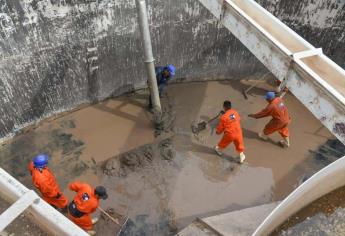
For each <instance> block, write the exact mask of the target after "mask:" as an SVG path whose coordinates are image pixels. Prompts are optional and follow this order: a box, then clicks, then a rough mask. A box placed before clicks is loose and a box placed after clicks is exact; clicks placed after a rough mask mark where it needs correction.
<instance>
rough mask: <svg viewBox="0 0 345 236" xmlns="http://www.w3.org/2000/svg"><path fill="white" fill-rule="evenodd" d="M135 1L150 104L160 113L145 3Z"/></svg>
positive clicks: (143, 1) (139, 0)
mask: <svg viewBox="0 0 345 236" xmlns="http://www.w3.org/2000/svg"><path fill="white" fill-rule="evenodd" d="M135 3H136V6H137V11H138V21H139V27H140V32H141V37H142V40H143V46H144V62H145V65H146V70H147V76H148V82H149V88H150V96H151V100H152V105H153V109H154V113H155V114H161V113H162V107H161V102H160V99H159V92H158V85H157V80H156V72H155V64H154V61H155V59H154V58H153V53H152V45H151V37H150V29H149V22H148V17H147V10H146V3H145V0H136V1H135Z"/></svg>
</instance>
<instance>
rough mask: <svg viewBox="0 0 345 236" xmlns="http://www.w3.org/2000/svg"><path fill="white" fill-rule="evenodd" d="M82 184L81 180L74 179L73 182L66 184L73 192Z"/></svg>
mask: <svg viewBox="0 0 345 236" xmlns="http://www.w3.org/2000/svg"><path fill="white" fill-rule="evenodd" d="M82 186H83V184H82V183H81V182H79V181H75V182H73V183H70V184H69V185H68V188H69V189H70V190H72V191H74V192H78V191H79V189H81V188H82Z"/></svg>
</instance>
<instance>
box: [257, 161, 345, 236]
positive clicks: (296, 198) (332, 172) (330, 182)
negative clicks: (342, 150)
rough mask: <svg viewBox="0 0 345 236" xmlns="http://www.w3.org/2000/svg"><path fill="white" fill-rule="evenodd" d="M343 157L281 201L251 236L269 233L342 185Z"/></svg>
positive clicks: (344, 172) (343, 178)
mask: <svg viewBox="0 0 345 236" xmlns="http://www.w3.org/2000/svg"><path fill="white" fill-rule="evenodd" d="M344 183H345V157H342V158H340V159H339V160H337V161H335V162H333V163H332V164H330V165H328V166H327V167H325V168H323V169H322V170H320V171H319V172H317V173H316V174H314V175H313V176H312V177H311V178H309V179H308V180H307V181H305V182H304V183H303V184H302V185H301V186H299V187H298V188H297V189H295V190H294V191H293V192H292V193H291V194H290V195H289V196H287V197H286V198H285V199H284V201H282V202H281V203H280V204H279V205H278V206H277V207H276V208H275V209H274V210H273V211H272V212H271V214H270V215H269V216H268V217H267V218H266V219H265V220H264V222H263V223H262V224H261V225H260V226H259V227H258V228H257V229H256V231H255V232H254V233H253V236H266V235H269V234H270V233H271V232H272V231H273V230H274V229H275V228H277V227H278V226H280V225H281V224H282V223H284V222H285V220H286V219H287V218H288V217H290V216H292V215H293V214H295V213H296V212H298V211H299V210H301V209H302V208H303V207H305V206H307V205H309V204H310V203H312V202H313V201H315V200H316V199H318V198H320V197H322V196H324V195H326V194H327V193H329V192H331V191H333V190H335V189H337V188H340V187H342V186H344Z"/></svg>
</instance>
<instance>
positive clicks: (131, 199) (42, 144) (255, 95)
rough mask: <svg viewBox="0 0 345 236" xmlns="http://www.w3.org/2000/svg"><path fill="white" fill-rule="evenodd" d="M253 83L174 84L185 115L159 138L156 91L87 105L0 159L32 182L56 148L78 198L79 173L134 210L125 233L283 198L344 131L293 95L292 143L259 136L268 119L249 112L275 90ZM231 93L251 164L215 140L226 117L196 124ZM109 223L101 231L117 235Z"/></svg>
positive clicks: (173, 98)
mask: <svg viewBox="0 0 345 236" xmlns="http://www.w3.org/2000/svg"><path fill="white" fill-rule="evenodd" d="M252 82H253V81H252ZM252 82H250V81H213V82H193V83H185V84H171V85H169V87H168V90H167V97H166V98H164V99H163V103H164V104H165V106H167V105H169V107H170V109H171V114H172V115H173V116H174V118H175V119H174V128H173V132H170V133H168V134H164V135H166V136H167V137H165V136H164V135H163V136H162V137H163V138H162V137H160V138H158V140H157V139H155V138H154V130H153V125H152V122H151V114H150V113H149V112H147V111H146V107H147V92H146V91H138V92H137V93H134V94H129V95H124V96H121V97H120V98H116V99H109V100H107V101H105V102H102V103H99V104H96V105H93V106H87V107H84V108H82V109H79V110H76V111H74V112H71V113H68V114H65V115H64V116H60V117H58V118H56V119H50V120H47V121H44V122H42V123H40V124H39V125H38V126H36V127H34V128H31V129H28V130H27V132H25V133H23V134H20V135H18V136H17V137H15V138H14V139H13V140H11V141H10V142H8V143H6V144H5V145H3V146H2V148H1V149H2V150H1V152H0V153H1V154H0V155H1V156H0V164H1V166H2V167H3V168H4V169H6V170H7V171H9V172H10V173H11V174H13V175H14V176H15V177H16V178H18V179H19V180H20V181H22V182H23V183H24V184H26V185H27V186H28V187H29V188H32V185H31V180H30V176H29V175H28V171H27V170H26V166H27V163H28V161H29V159H30V158H31V157H32V156H33V155H34V154H35V153H37V152H48V153H49V154H50V155H51V161H50V164H49V165H50V167H51V169H52V170H53V171H54V173H55V175H56V176H57V179H58V181H59V183H60V185H61V187H62V188H63V189H64V192H65V193H66V195H67V196H68V197H70V198H71V197H72V196H73V193H72V192H71V191H70V190H68V189H67V184H68V183H69V182H71V181H73V180H80V181H86V182H88V183H91V184H93V185H96V184H103V185H104V186H105V187H106V188H107V189H108V191H109V198H108V199H107V200H106V201H101V206H102V207H103V208H112V209H114V210H115V211H117V212H118V213H120V214H126V215H128V216H129V217H130V223H129V224H128V225H129V226H128V227H126V229H125V230H124V233H123V235H135V234H138V233H139V234H140V235H170V234H174V233H176V232H177V230H179V229H181V228H182V227H184V226H186V225H188V224H189V223H191V222H192V221H193V220H194V219H195V218H196V217H207V216H211V215H215V214H220V213H225V212H229V211H233V210H239V209H243V208H248V207H252V206H256V205H260V204H265V203H270V202H273V201H277V200H281V199H283V198H284V197H285V196H287V195H288V194H289V193H290V192H291V191H292V190H293V189H295V188H296V187H297V186H298V185H299V184H301V183H302V182H303V181H304V180H306V179H307V178H308V177H310V176H311V175H312V174H313V173H315V172H316V171H317V170H319V169H321V168H322V167H324V166H326V165H327V164H329V163H330V162H332V161H334V160H335V159H336V158H337V157H329V156H327V158H324V159H319V158H315V152H311V151H312V150H314V151H316V150H318V148H319V146H320V145H323V144H325V143H326V142H327V140H329V139H334V137H333V135H332V134H331V133H330V132H329V131H328V130H327V129H326V128H323V126H322V124H321V123H320V122H319V121H318V120H317V119H316V118H314V117H313V116H312V114H311V113H310V112H309V111H308V110H307V109H306V108H305V107H304V106H303V105H302V104H301V103H299V101H298V100H297V99H296V98H295V97H293V96H292V95H291V94H287V95H286V96H285V97H284V100H285V103H286V105H287V107H288V109H289V112H290V115H291V117H292V119H293V121H292V123H291V126H290V131H291V147H290V148H287V149H283V148H281V147H280V146H279V145H277V141H279V140H280V137H279V136H278V135H277V134H275V135H272V137H271V140H270V141H269V142H263V141H261V140H259V139H258V138H257V132H259V131H261V130H262V129H263V127H264V125H265V123H266V122H268V119H260V120H254V119H250V118H248V117H247V115H248V114H249V113H254V112H257V111H259V110H261V109H262V108H264V106H265V105H266V102H265V101H264V99H263V95H264V93H265V92H266V91H267V90H270V89H272V87H271V86H270V85H268V84H264V83H263V84H260V85H259V86H258V87H257V88H254V89H253V90H252V91H251V92H250V93H249V94H250V95H249V99H248V100H245V99H244V98H243V95H242V92H241V91H242V89H243V88H248V87H249V86H250V85H251V83H252ZM225 99H230V100H231V101H232V103H233V107H234V108H235V109H237V110H238V111H239V113H240V115H241V122H242V128H243V131H244V139H245V148H246V150H245V153H246V156H247V159H246V161H245V163H244V164H242V165H240V164H238V163H237V162H236V157H237V154H236V153H235V152H234V149H233V146H232V145H230V146H229V147H228V148H227V150H226V152H225V155H224V156H222V157H219V156H217V155H215V153H214V151H213V146H214V145H215V144H216V143H217V141H218V140H219V139H220V138H221V137H220V136H218V135H216V134H215V132H214V128H215V126H216V123H217V121H215V122H213V123H211V124H210V126H209V127H207V129H206V130H204V131H202V132H201V133H200V134H199V135H193V134H192V132H191V129H190V127H191V124H192V123H193V122H198V121H200V120H207V119H209V118H211V117H213V116H214V115H216V114H217V113H218V112H219V111H220V110H221V109H222V103H223V101H224V100H225ZM123 153H125V154H123ZM14 163H15V164H14ZM98 214H99V213H98ZM107 225H108V224H107ZM107 227H109V228H107ZM107 227H98V228H97V229H98V231H99V233H102V235H113V234H112V233H110V232H112V229H110V227H111V226H107ZM114 235H115V234H114Z"/></svg>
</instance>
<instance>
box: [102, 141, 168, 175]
mask: <svg viewBox="0 0 345 236" xmlns="http://www.w3.org/2000/svg"><path fill="white" fill-rule="evenodd" d="M174 156H175V152H174V149H173V144H172V140H171V138H166V139H163V140H161V139H158V140H157V141H156V142H153V143H150V144H146V145H143V146H141V147H138V148H136V149H133V150H131V151H129V152H126V153H122V154H120V155H118V156H116V157H114V158H112V159H110V160H108V161H107V162H106V163H105V164H104V166H103V172H104V174H106V175H111V176H126V175H127V173H128V172H129V171H136V170H137V169H139V168H142V167H145V166H149V165H150V164H151V163H152V161H153V160H154V159H157V160H159V159H161V160H166V161H171V160H172V159H173V158H174Z"/></svg>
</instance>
